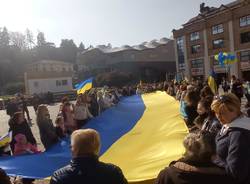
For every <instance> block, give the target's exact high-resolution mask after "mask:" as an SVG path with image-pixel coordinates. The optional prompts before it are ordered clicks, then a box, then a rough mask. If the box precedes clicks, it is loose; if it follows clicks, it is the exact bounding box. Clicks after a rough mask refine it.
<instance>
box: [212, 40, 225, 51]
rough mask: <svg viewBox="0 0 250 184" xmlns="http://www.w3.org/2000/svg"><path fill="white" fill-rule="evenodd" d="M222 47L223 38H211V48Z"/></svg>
mask: <svg viewBox="0 0 250 184" xmlns="http://www.w3.org/2000/svg"><path fill="white" fill-rule="evenodd" d="M223 47H224V40H223V39H218V40H213V49H219V48H223Z"/></svg>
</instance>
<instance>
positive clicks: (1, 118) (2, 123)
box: [0, 104, 59, 149]
mask: <svg viewBox="0 0 250 184" xmlns="http://www.w3.org/2000/svg"><path fill="white" fill-rule="evenodd" d="M28 109H29V113H30V117H31V119H32V123H33V126H32V127H31V130H32V132H33V134H34V136H35V138H36V140H37V142H38V146H39V148H40V149H43V146H42V144H41V141H40V135H39V130H38V127H37V125H36V114H35V111H34V109H33V107H32V106H29V107H28ZM48 109H49V112H50V117H51V119H52V120H53V122H55V118H56V116H57V113H58V111H59V104H54V105H49V106H48ZM8 121H9V116H8V115H7V114H6V110H0V127H1V128H0V136H1V135H3V134H5V133H6V132H7V131H8V129H9V125H8Z"/></svg>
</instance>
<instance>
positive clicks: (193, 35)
mask: <svg viewBox="0 0 250 184" xmlns="http://www.w3.org/2000/svg"><path fill="white" fill-rule="evenodd" d="M199 39H200V33H199V32H193V33H191V34H190V40H191V41H194V40H199Z"/></svg>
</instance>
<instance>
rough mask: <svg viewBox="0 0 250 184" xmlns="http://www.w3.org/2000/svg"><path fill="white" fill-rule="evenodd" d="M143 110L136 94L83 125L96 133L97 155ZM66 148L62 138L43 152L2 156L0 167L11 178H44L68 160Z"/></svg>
mask: <svg viewBox="0 0 250 184" xmlns="http://www.w3.org/2000/svg"><path fill="white" fill-rule="evenodd" d="M144 110H145V105H144V102H143V100H142V98H141V96H137V95H136V96H132V97H128V98H124V99H122V100H121V102H120V103H119V104H118V105H117V106H115V107H112V108H110V109H108V110H106V111H105V112H103V113H102V114H101V115H100V116H99V117H97V118H94V119H92V120H91V121H90V122H89V123H88V124H87V126H86V127H85V128H93V129H95V130H97V131H98V132H99V133H100V137H101V141H102V147H101V152H100V153H101V155H102V154H103V153H105V152H106V151H107V150H108V149H109V147H110V146H111V145H112V144H113V143H115V142H116V141H117V140H118V139H119V138H120V137H121V136H123V135H124V134H126V133H127V132H129V131H130V130H131V129H132V128H133V127H134V126H135V125H136V123H137V121H138V120H139V119H140V118H141V116H142V115H143V113H144ZM69 145H70V142H69V138H66V139H64V140H63V141H62V142H60V143H58V144H56V145H55V146H54V147H52V148H51V149H50V150H48V151H46V152H44V153H40V154H36V155H22V156H16V157H2V158H0V167H1V168H3V169H4V170H6V172H7V173H8V174H9V175H12V176H16V175H19V176H22V177H24V178H35V179H39V178H45V177H48V176H51V175H52V173H53V172H54V171H55V170H57V169H59V168H61V167H63V166H65V165H67V164H68V163H69V161H70V159H71V153H70V148H69Z"/></svg>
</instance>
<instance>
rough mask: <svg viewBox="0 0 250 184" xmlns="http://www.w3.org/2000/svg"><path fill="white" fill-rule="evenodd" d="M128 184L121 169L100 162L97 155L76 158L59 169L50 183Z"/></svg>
mask: <svg viewBox="0 0 250 184" xmlns="http://www.w3.org/2000/svg"><path fill="white" fill-rule="evenodd" d="M82 183H84V184H101V183H105V184H106V183H107V184H127V180H126V179H125V177H124V176H123V173H122V171H121V169H120V168H119V167H117V166H115V165H112V164H106V163H103V162H100V161H99V160H98V158H97V157H95V156H88V157H81V158H75V159H73V160H72V161H71V163H70V164H69V165H68V166H66V167H63V168H61V169H59V170H57V171H56V172H55V173H54V174H53V176H52V177H51V180H50V184H82Z"/></svg>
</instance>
